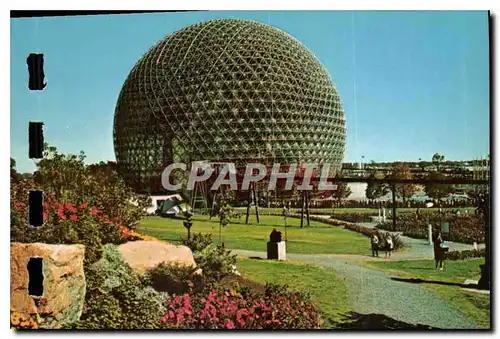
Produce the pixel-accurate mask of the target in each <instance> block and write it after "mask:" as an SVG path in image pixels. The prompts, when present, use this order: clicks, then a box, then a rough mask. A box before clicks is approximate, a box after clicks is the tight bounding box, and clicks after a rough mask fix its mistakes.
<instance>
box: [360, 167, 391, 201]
mask: <svg viewBox="0 0 500 339" xmlns="http://www.w3.org/2000/svg"><path fill="white" fill-rule="evenodd" d="M383 177H384V174H383V173H381V172H378V171H373V172H372V173H371V174H370V176H369V178H370V179H375V178H377V179H378V178H383ZM389 192H390V187H389V185H388V184H386V183H380V182H369V183H368V185H367V186H366V190H365V195H366V197H367V198H368V199H369V200H372V201H373V200H375V199H378V198H381V197H383V196H385V195H386V194H387V193H389Z"/></svg>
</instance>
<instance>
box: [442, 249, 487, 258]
mask: <svg viewBox="0 0 500 339" xmlns="http://www.w3.org/2000/svg"><path fill="white" fill-rule="evenodd" d="M485 253H486V252H485V250H484V248H482V249H479V250H465V251H450V252H447V253H446V259H448V260H465V259H471V258H484V256H485Z"/></svg>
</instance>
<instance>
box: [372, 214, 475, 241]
mask: <svg viewBox="0 0 500 339" xmlns="http://www.w3.org/2000/svg"><path fill="white" fill-rule="evenodd" d="M441 220H442V221H447V222H449V223H450V233H449V234H448V235H446V240H448V241H454V242H461V243H465V244H472V243H474V242H477V243H483V242H484V222H483V220H482V219H481V218H480V217H478V216H475V215H459V216H457V215H455V214H444V215H439V214H437V213H432V214H430V215H429V222H430V223H431V224H432V225H439V223H440V221H441ZM379 227H380V228H381V229H386V230H392V227H393V225H392V222H389V223H384V224H381V225H380V226H379ZM427 227H428V222H427V217H426V216H424V217H418V216H417V214H416V213H412V214H410V213H407V214H403V215H398V216H397V217H396V230H395V231H400V232H403V234H404V235H406V236H409V237H412V238H417V239H427Z"/></svg>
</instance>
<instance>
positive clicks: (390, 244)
mask: <svg viewBox="0 0 500 339" xmlns="http://www.w3.org/2000/svg"><path fill="white" fill-rule="evenodd" d="M385 242H386V246H387V249H386V252H385V258H386V259H387V256H389V258H390V257H391V253H392V251H393V250H394V242H393V241H392V237H391V236H390V235H388V236H387V239H386V240H385Z"/></svg>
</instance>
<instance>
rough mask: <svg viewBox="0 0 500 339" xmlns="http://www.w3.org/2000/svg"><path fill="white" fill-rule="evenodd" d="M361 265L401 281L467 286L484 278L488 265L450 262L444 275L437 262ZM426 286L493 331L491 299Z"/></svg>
mask: <svg viewBox="0 0 500 339" xmlns="http://www.w3.org/2000/svg"><path fill="white" fill-rule="evenodd" d="M360 264H362V265H365V266H368V267H371V268H375V269H380V270H384V271H389V272H391V273H392V274H394V275H396V276H399V277H405V278H416V279H425V280H437V281H446V282H456V283H463V282H465V280H466V279H474V280H478V279H479V277H480V275H481V272H480V269H479V265H481V264H484V259H469V260H456V261H451V260H450V261H446V262H445V270H444V271H442V272H440V271H437V270H436V269H435V262H434V261H433V260H414V261H399V262H363V263H360ZM423 285H424V287H425V288H427V289H429V290H431V291H433V292H435V293H437V294H439V295H440V296H441V297H442V298H443V299H444V300H446V301H447V302H449V303H450V304H452V305H454V306H455V307H456V308H457V309H459V310H461V311H462V312H463V313H464V314H465V315H467V316H468V317H469V318H471V319H473V320H475V321H476V322H477V323H478V325H479V326H480V327H481V328H490V296H489V295H486V294H480V293H474V292H468V291H464V290H462V289H461V288H460V287H457V286H446V285H437V284H428V283H425V284H423Z"/></svg>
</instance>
